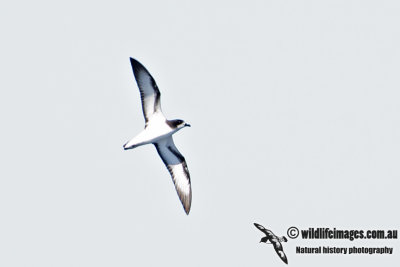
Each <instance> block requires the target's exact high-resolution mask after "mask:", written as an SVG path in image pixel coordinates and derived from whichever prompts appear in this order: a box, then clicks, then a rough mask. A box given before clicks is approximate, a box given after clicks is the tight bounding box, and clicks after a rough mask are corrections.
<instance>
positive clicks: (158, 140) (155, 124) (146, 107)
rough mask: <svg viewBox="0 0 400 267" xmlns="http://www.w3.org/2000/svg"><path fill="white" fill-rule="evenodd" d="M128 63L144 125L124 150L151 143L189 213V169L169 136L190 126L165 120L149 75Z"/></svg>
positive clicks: (178, 121)
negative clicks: (137, 91)
mask: <svg viewBox="0 0 400 267" xmlns="http://www.w3.org/2000/svg"><path fill="white" fill-rule="evenodd" d="M131 65H132V69H133V74H134V75H135V79H136V83H137V85H138V87H139V91H140V98H141V99H142V109H143V115H144V119H145V122H146V124H145V127H144V130H143V131H141V132H140V133H139V134H138V135H137V136H135V137H134V138H132V139H131V140H130V141H128V142H127V143H126V144H125V145H124V149H125V150H127V149H132V148H135V147H138V146H141V145H146V144H154V146H155V147H156V149H157V152H158V154H159V155H160V157H161V159H162V161H163V162H164V164H165V166H166V167H167V169H168V171H169V173H170V174H171V177H172V180H173V181H174V184H175V188H176V191H177V193H178V196H179V199H180V200H181V202H182V205H183V208H184V209H185V212H186V214H189V211H190V205H191V202H192V189H191V186H190V175H189V170H188V167H187V165H186V161H185V158H184V157H183V156H182V154H181V153H180V152H179V151H178V149H177V148H176V146H175V144H174V140H173V139H172V135H173V134H174V133H176V132H177V131H179V130H181V129H183V128H185V127H186V126H188V127H190V125H189V124H187V123H185V122H184V121H183V120H167V119H166V118H165V116H164V114H163V113H162V111H161V103H160V96H161V94H160V91H159V90H158V87H157V84H156V82H155V81H154V79H153V77H152V76H151V75H150V73H149V72H148V71H147V70H146V68H145V67H144V66H143V65H142V64H141V63H140V62H139V61H137V60H135V59H133V58H131Z"/></svg>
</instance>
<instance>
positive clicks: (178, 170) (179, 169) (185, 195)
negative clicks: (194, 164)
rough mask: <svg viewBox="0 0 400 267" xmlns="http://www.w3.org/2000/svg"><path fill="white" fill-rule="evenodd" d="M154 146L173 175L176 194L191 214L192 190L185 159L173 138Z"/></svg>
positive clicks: (186, 210)
mask: <svg viewBox="0 0 400 267" xmlns="http://www.w3.org/2000/svg"><path fill="white" fill-rule="evenodd" d="M154 145H155V147H156V149H157V152H158V154H159V155H160V157H161V159H162V160H163V162H164V164H165V166H166V167H167V169H168V171H169V173H170V174H171V177H172V180H173V182H174V185H175V189H176V192H177V193H178V196H179V199H180V200H181V203H182V205H183V208H184V209H185V212H186V214H189V211H190V206H191V203H192V188H191V184H190V174H189V170H188V168H187V165H186V161H185V158H184V157H183V156H182V154H181V153H180V152H179V151H178V149H177V148H176V146H175V144H174V141H173V139H172V136H170V137H167V138H164V139H162V140H160V141H158V142H157V143H154Z"/></svg>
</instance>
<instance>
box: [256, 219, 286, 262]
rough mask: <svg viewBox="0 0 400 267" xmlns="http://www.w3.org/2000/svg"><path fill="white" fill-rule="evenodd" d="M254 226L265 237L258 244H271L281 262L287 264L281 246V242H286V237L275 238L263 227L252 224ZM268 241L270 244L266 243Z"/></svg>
mask: <svg viewBox="0 0 400 267" xmlns="http://www.w3.org/2000/svg"><path fill="white" fill-rule="evenodd" d="M254 225H255V226H256V227H257V228H258V230H260V231H261V232H263V233H264V234H265V236H264V237H263V238H261V240H260V243H261V242H264V243H266V244H272V245H273V246H274V248H275V251H276V253H277V254H278V256H279V257H280V258H281V260H282V261H283V262H284V263H286V264H288V260H287V258H286V255H285V252H283V247H282V244H281V242H287V239H286V237H284V236H282V237H277V236H276V235H275V234H274V233H273V232H272V231H271V230H268V229H265V228H264V226H262V225H260V224H258V223H254ZM268 241H269V242H270V243H268Z"/></svg>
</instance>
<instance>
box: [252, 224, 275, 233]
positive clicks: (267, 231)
mask: <svg viewBox="0 0 400 267" xmlns="http://www.w3.org/2000/svg"><path fill="white" fill-rule="evenodd" d="M254 225H255V226H256V227H257V229H258V230H260V231H261V232H263V233H264V234H266V235H267V236H271V235H272V236H274V233H272V231H271V230H268V229H266V228H265V227H264V226H262V225H261V224H258V223H254Z"/></svg>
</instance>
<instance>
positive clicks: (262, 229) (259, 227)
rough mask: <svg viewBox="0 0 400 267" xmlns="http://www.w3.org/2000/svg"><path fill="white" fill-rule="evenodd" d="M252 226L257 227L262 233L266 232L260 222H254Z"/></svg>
mask: <svg viewBox="0 0 400 267" xmlns="http://www.w3.org/2000/svg"><path fill="white" fill-rule="evenodd" d="M254 226H255V227H257V229H258V230H260V231H261V232H263V233H267V229H265V228H264V226H262V225H261V224H258V223H254Z"/></svg>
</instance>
